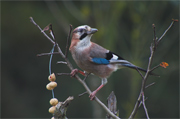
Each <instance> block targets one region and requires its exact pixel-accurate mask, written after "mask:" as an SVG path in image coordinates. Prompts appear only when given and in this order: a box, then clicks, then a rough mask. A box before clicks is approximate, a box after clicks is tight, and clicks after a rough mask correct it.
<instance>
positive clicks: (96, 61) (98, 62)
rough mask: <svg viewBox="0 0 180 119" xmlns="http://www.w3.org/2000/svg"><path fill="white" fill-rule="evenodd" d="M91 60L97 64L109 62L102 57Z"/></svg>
mask: <svg viewBox="0 0 180 119" xmlns="http://www.w3.org/2000/svg"><path fill="white" fill-rule="evenodd" d="M92 61H93V62H94V63H97V64H109V60H107V59H104V58H92Z"/></svg>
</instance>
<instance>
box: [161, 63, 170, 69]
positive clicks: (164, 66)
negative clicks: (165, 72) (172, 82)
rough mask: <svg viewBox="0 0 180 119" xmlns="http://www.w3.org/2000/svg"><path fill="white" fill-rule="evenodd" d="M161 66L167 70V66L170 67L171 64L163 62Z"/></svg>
mask: <svg viewBox="0 0 180 119" xmlns="http://www.w3.org/2000/svg"><path fill="white" fill-rule="evenodd" d="M160 66H161V67H163V68H166V67H167V66H169V64H168V63H166V62H161V64H160Z"/></svg>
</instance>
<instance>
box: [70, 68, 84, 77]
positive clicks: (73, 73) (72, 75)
mask: <svg viewBox="0 0 180 119" xmlns="http://www.w3.org/2000/svg"><path fill="white" fill-rule="evenodd" d="M77 73H80V74H82V75H83V76H85V73H84V72H83V71H81V70H79V69H73V70H72V71H71V73H70V75H71V77H74V76H75V75H76V74H77Z"/></svg>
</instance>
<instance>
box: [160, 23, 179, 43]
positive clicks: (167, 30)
mask: <svg viewBox="0 0 180 119" xmlns="http://www.w3.org/2000/svg"><path fill="white" fill-rule="evenodd" d="M174 22H176V21H175V20H172V22H171V24H170V25H169V27H168V28H167V29H166V30H165V32H164V33H163V34H162V36H161V37H160V38H159V39H158V40H157V44H159V42H160V41H161V40H162V38H163V37H164V36H165V35H166V33H167V32H168V31H169V29H170V28H171V27H172V26H173V24H174Z"/></svg>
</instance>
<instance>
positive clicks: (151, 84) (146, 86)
mask: <svg viewBox="0 0 180 119" xmlns="http://www.w3.org/2000/svg"><path fill="white" fill-rule="evenodd" d="M154 84H155V82H153V83H151V84H149V85H147V86H146V87H145V88H149V87H150V86H152V85H154Z"/></svg>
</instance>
